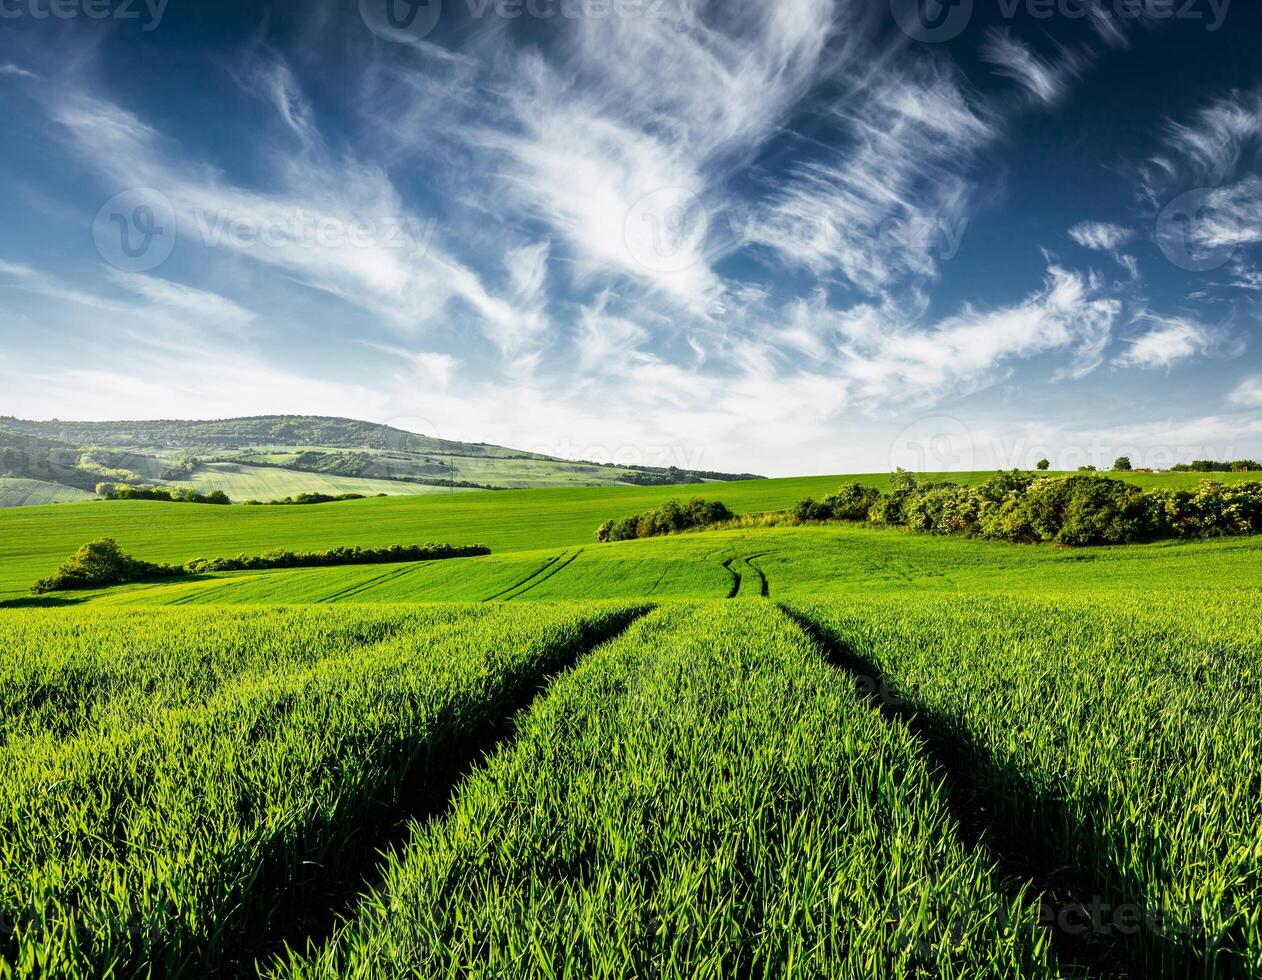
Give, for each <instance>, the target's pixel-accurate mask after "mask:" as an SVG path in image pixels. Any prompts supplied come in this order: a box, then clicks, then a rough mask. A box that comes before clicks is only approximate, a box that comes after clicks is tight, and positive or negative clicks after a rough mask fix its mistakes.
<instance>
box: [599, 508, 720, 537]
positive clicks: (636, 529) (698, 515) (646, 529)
mask: <svg viewBox="0 0 1262 980" xmlns="http://www.w3.org/2000/svg"><path fill="white" fill-rule="evenodd" d="M735 516H736V515H735V514H733V513H732V512H731V511H730V510H728V509H727V507H726V506H724V505H723V504H722V503H720V502H719V501H717V500H702V499H701V498H700V497H693V498H692V499H691V500H689V501H687V502H684V503H681V502H680V501H678V500H668V501H666V503H664V504H662V506H660V507H658V508H657V509H656V510H650V511H646V512H645V513H643V514H638V515H636V516H634V517H624V518H622V519H621V520H616V521H605V523H604V524H602V525H600V527H599V528H597V530H596V540H597V541H600V542H608V541H630V540H632V539H633V538H653V537H657V536H659V535H663V534H677V533H678V532H680V531H691V530H694V529H696V528H700V527H708V526H709V525H711V524H720V523H722V522H723V521H730V520H732V519H733V518H734V517H735Z"/></svg>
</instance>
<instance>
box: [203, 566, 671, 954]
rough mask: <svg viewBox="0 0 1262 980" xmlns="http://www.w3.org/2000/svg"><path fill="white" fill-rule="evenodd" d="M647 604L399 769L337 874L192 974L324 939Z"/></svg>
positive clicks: (595, 632)
mask: <svg viewBox="0 0 1262 980" xmlns="http://www.w3.org/2000/svg"><path fill="white" fill-rule="evenodd" d="M558 557H560V556H558ZM652 608H653V607H652V606H651V605H649V604H645V605H642V606H639V607H633V608H628V609H627V610H626V611H625V612H624V613H621V614H618V615H617V616H615V617H612V618H611V619H609V620H608V621H606V622H604V623H597V624H588V625H587V626H585V627H584V628H583V630H582V635H581V636H579V637H576V638H575V640H574V641H573V642H571V643H569V644H567V645H566V646H565V647H563V648H560V649H558V650H557V651H556V654H555V656H554V657H553V658H552V662H551V663H549V664H548V665H547V666H546V668H540V669H539V670H538V671H535V672H531V673H530V675H529V676H523V677H521V678H520V679H518V680H517V681H516V682H515V683H513V684H512V685H511V686H510V687H508V688H507V689H506V690H504V691H503V692H501V693H500V694H498V695H497V696H496V704H495V706H494V710H493V711H488V712H487V713H486V716H485V717H484V718H483V719H482V720H481V721H480V722H479V723H478V724H477V725H475V726H474V727H472V728H467V729H465V730H464V731H461V732H459V733H453V734H452V735H450V736H449V737H447V738H446V739H445V740H444V741H443V742H442V743H440V744H438V745H436V747H434V748H432V749H431V750H430V751H429V752H427V753H426V755H425V756H424V758H422V759H419V760H417V763H416V764H415V765H411V766H409V767H408V768H407V769H406V770H405V771H403V772H401V773H399V774H398V777H397V780H396V782H395V783H394V784H393V785H392V786H391V787H390V789H389V793H388V794H386V797H387V798H385V799H383V801H382V806H381V807H380V809H379V810H378V811H377V813H376V815H375V816H373V817H372V819H370V820H367V821H363V822H362V823H361V824H360V825H359V827H358V829H357V831H356V834H355V836H354V838H353V841H352V842H351V843H350V844H349V845H348V846H350V847H353V858H352V859H351V860H348V861H345V862H344V863H343V866H342V868H341V869H340V870H338V871H336V872H328V871H326V872H324V873H323V874H317V876H316V877H315V878H313V879H312V880H311V881H310V882H308V883H307V885H306V886H305V889H304V891H303V894H302V895H301V896H300V899H299V906H298V908H296V909H293V910H291V911H290V912H289V914H287V915H286V916H285V917H284V918H282V919H280V920H279V921H277V922H275V923H273V924H272V925H271V927H270V928H269V929H268V931H267V932H266V933H264V934H263V935H262V936H260V937H259V938H258V939H257V940H254V941H251V942H249V943H248V945H247V946H246V948H245V949H243V950H241V951H239V952H238V953H237V954H236V955H235V956H233V957H232V958H231V959H230V960H225V959H223V958H220V959H218V960H210V958H209V957H208V958H207V961H202V962H198V963H195V964H193V966H192V970H191V971H190V972H191V975H193V976H208V977H219V976H224V977H227V976H233V977H243V976H263V975H271V974H270V972H269V969H270V968H271V967H274V966H275V965H276V964H277V962H278V960H279V959H280V958H283V957H284V956H285V953H286V950H287V949H295V950H302V949H308V948H313V947H315V946H319V945H322V944H323V943H325V942H326V941H328V940H329V939H330V938H331V937H332V936H333V934H334V931H335V930H336V928H337V926H338V923H339V922H341V921H342V920H344V919H345V918H346V917H347V916H350V915H352V914H353V913H354V910H355V908H356V907H357V906H358V904H359V902H360V901H361V900H362V899H363V896H364V895H365V894H366V893H369V892H372V891H374V890H375V889H377V888H378V887H379V886H380V885H381V883H382V880H383V872H384V870H385V868H386V855H388V854H390V853H391V852H393V851H397V850H398V849H399V848H401V847H403V846H405V845H406V844H407V842H408V840H409V839H410V838H411V835H412V833H413V829H414V827H415V826H416V825H418V824H424V823H428V822H431V821H441V820H442V819H444V817H445V816H446V815H447V814H448V812H449V811H450V810H451V806H452V803H453V801H454V799H455V797H456V794H457V793H458V792H459V791H460V787H461V784H462V783H463V782H464V780H465V778H466V777H467V776H468V775H469V774H470V773H471V772H472V771H473V770H474V769H475V768H476V767H477V766H479V765H481V764H482V763H483V761H484V760H485V759H487V758H489V757H490V756H491V755H493V754H494V753H495V752H496V751H498V750H499V749H501V748H502V747H503V746H506V745H509V744H511V743H512V741H513V739H514V737H515V735H516V723H517V718H518V716H520V715H521V714H522V713H523V712H524V711H527V710H528V709H529V708H530V706H531V705H532V704H534V702H535V701H536V700H538V699H539V698H541V697H544V696H546V695H547V692H548V687H549V685H550V684H551V683H552V680H553V679H554V678H555V677H556V676H557V675H558V674H562V673H564V672H565V671H567V670H570V669H571V668H572V667H573V666H574V665H575V664H576V663H578V662H579V661H580V660H581V659H583V658H584V657H586V656H588V655H589V654H591V653H592V651H594V650H596V649H597V648H598V647H601V646H603V645H605V644H606V643H610V642H612V641H613V640H616V639H617V638H618V637H619V636H621V635H622V634H623V633H624V632H625V631H626V630H627V629H628V628H630V627H631V625H632V624H633V623H635V622H636V621H637V620H638V619H641V618H642V617H643V616H645V615H646V614H647V613H648V612H650V611H651V610H652ZM361 819H362V818H361ZM292 897H293V896H290V898H292Z"/></svg>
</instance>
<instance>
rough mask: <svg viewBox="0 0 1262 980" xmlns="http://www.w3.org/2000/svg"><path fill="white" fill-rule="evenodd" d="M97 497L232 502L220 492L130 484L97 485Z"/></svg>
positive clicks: (207, 502) (202, 502) (174, 502)
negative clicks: (200, 491) (201, 491)
mask: <svg viewBox="0 0 1262 980" xmlns="http://www.w3.org/2000/svg"><path fill="white" fill-rule="evenodd" d="M96 494H97V496H98V497H104V498H105V499H106V500H161V501H165V502H166V503H172V504H230V503H232V500H231V499H230V498H229V497H228V495H227V494H226V493H224V492H223V491H222V490H212V491H210V493H198V492H197V491H196V490H187V489H181V488H179V487H146V486H133V485H132V484H130V483H98V484H97V485H96Z"/></svg>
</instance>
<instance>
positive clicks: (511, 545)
mask: <svg viewBox="0 0 1262 980" xmlns="http://www.w3.org/2000/svg"><path fill="white" fill-rule="evenodd" d="M991 475H992V474H990V473H963V474H952V477H951V478H952V479H954V480H957V481H959V482H963V483H970V484H977V483H981V482H982V481H984V480H986V479H987V478H989V477H990V476H991ZM1220 476H1221V478H1222V479H1223V480H1224V481H1233V480H1243V479H1246V478H1247V477H1249V476H1250V474H1221V475H1220ZM1125 478H1126V479H1128V480H1130V481H1133V482H1136V483H1139V484H1141V485H1143V486H1153V485H1158V486H1195V485H1196V484H1197V483H1198V482H1200V480H1201V479H1202V477H1201V476H1200V475H1198V474H1127V475H1126V476H1125ZM856 479H857V480H860V481H861V482H863V483H865V484H867V485H870V486H875V487H879V488H885V487H886V486H887V484H888V479H889V478H888V476H887V475H883V474H876V475H867V476H858V477H855V476H847V477H843V476H817V477H797V478H792V479H783V480H753V481H744V482H735V483H721V484H720V483H707V484H703V485H701V486H696V487H585V488H554V489H543V490H514V491H504V492H499V493H455V494H452V493H438V494H427V495H422V496H412V497H389V498H372V499H368V500H353V501H346V502H342V503H332V504H322V505H320V506H316V507H202V506H196V505H190V504H167V503H158V502H154V501H122V500H120V501H92V502H88V503H78V504H59V505H57V506H56V507H23V508H11V509H8V510H4V511H0V598H12V597H15V596H18V595H22V594H24V593H25V591H26V589H27V588H28V587H29V586H30V584H31V583H32V582H34V581H35V580H36V579H37V578H41V577H43V576H45V575H48V574H49V573H50V572H52V571H53V569H55V568H56V567H57V566H58V565H59V564H60V563H61V562H62V561H63V560H64V559H65V558H66V556H68V555H70V554H72V553H73V552H74V551H75V549H76V548H78V547H79V546H80V545H82V544H83V543H85V542H87V541H90V540H93V539H96V538H100V537H113V538H116V539H117V540H118V542H119V543H120V544H121V545H122V546H123V547H124V548H125V549H126V550H127V551H128V552H130V553H131V554H133V555H135V556H137V557H140V558H143V559H145V560H147V561H162V562H180V563H183V562H186V561H189V560H191V559H193V558H199V557H217V556H221V555H236V554H242V553H245V554H258V553H261V552H263V551H267V550H269V549H272V548H288V549H293V550H300V551H303V550H305V551H312V550H315V551H318V550H325V549H327V548H330V547H335V546H338V545H360V546H363V547H384V546H387V545H392V544H412V543H421V542H425V541H444V542H448V543H451V544H485V545H487V546H488V547H490V548H491V549H492V550H493V551H494V552H495V555H496V558H497V559H498V558H499V557H502V556H504V555H507V554H508V553H511V552H519V551H526V552H533V551H538V550H540V549H555V550H561V549H567V548H579V547H584V546H589V545H592V544H593V534H594V532H595V529H596V527H597V526H598V525H599V524H600V523H601V522H602V521H604V520H607V519H609V518H615V517H625V516H628V515H631V514H636V513H639V512H641V511H644V510H647V509H650V508H652V507H656V506H658V505H659V504H661V503H662V502H664V501H666V500H669V499H671V498H674V497H679V496H691V495H694V494H695V495H696V496H700V497H704V498H707V499H710V500H721V501H723V502H724V503H725V504H727V505H728V506H729V507H730V508H731V509H732V510H734V511H736V512H737V513H757V512H762V511H771V510H782V509H785V508H788V507H791V506H792V505H793V504H795V503H796V502H797V501H799V500H801V499H803V498H804V497H817V498H818V497H821V496H824V495H825V494H828V493H831V492H832V491H834V490H835V489H836V488H837V486H838V485H839V484H840V483H841V482H843V481H846V480H856ZM968 546H969V545H968V544H964V545H963V547H965V548H967V547H968ZM1000 547H1001V548H1002V549H1003V550H1002V552H1001V553H1002V554H1005V555H1010V554H1012V553H1013V552H1012V550H1011V549H1010V548H1008V547H1006V546H1000ZM1154 547H1155V546H1154ZM1016 553H1017V554H1020V553H1022V550H1021V549H1018V550H1017V551H1016ZM462 565H463V563H462Z"/></svg>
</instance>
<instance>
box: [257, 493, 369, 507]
mask: <svg viewBox="0 0 1262 980" xmlns="http://www.w3.org/2000/svg"><path fill="white" fill-rule="evenodd" d="M377 496H378V497H384V496H385V494H384V493H379V494H377ZM364 499H365V495H364V494H362V493H338V494H329V493H299V494H294V496H292V497H284V498H282V499H280V500H267V501H263V500H247V501H246V502H245V504H246V506H247V507H300V506H302V505H304V504H333V503H337V502H338V501H341V500H364Z"/></svg>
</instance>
